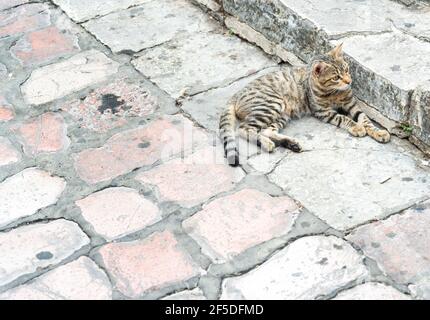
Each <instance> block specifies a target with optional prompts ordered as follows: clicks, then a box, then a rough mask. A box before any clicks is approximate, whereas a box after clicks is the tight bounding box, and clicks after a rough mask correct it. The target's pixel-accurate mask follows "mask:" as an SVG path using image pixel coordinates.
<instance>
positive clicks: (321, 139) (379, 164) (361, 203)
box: [269, 118, 430, 230]
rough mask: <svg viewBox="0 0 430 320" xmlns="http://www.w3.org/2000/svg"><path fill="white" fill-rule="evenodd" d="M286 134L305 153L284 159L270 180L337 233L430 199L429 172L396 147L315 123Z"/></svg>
mask: <svg viewBox="0 0 430 320" xmlns="http://www.w3.org/2000/svg"><path fill="white" fill-rule="evenodd" d="M286 134H287V135H289V136H291V137H294V138H295V139H296V140H298V141H299V142H300V143H301V144H302V147H303V149H304V150H305V151H304V152H302V153H299V154H291V155H288V156H287V157H285V158H284V159H283V160H282V161H281V162H280V164H279V165H278V166H277V168H276V169H275V170H274V171H273V173H271V174H270V175H269V179H270V180H271V181H272V182H274V183H276V184H278V185H279V186H280V187H282V188H283V189H284V190H285V191H286V193H287V194H288V195H289V196H291V197H292V198H294V199H296V200H298V201H300V202H301V203H302V204H303V205H304V206H305V207H306V208H307V209H308V210H310V211H311V212H312V213H314V214H315V215H316V216H318V217H319V218H320V219H322V220H324V221H325V222H327V223H328V224H329V225H331V226H332V227H334V228H336V229H339V230H345V229H349V228H352V227H354V226H356V225H358V224H361V223H364V222H366V221H369V220H373V219H377V218H383V217H385V216H387V215H389V214H392V213H395V212H397V211H399V210H401V209H403V208H406V207H408V206H410V205H412V204H414V203H417V202H418V201H420V200H422V199H427V198H428V197H429V196H430V184H429V181H430V172H428V171H426V170H424V169H421V168H418V167H417V164H416V162H415V160H414V159H413V158H412V157H411V156H410V155H408V154H407V153H405V152H404V150H403V149H402V147H401V146H398V145H397V144H396V143H394V142H391V143H389V144H386V145H382V144H379V143H377V142H375V141H374V140H372V139H371V138H369V137H365V138H354V137H351V136H349V134H348V133H347V132H345V131H343V130H341V129H337V128H335V127H333V126H330V125H328V124H325V123H322V122H320V121H318V120H316V119H312V118H308V119H302V120H299V121H295V122H292V123H291V124H290V126H289V127H288V128H287V130H286Z"/></svg>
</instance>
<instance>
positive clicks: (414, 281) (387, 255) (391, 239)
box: [348, 201, 430, 299]
mask: <svg viewBox="0 0 430 320" xmlns="http://www.w3.org/2000/svg"><path fill="white" fill-rule="evenodd" d="M348 239H349V240H351V241H353V242H354V243H356V244H357V245H358V246H360V248H361V249H362V250H363V251H364V253H365V254H366V255H367V256H368V257H370V258H372V259H374V260H375V261H376V262H377V263H378V265H379V266H380V268H381V269H382V270H383V271H384V272H385V273H386V274H388V275H389V276H390V277H391V278H392V279H394V280H395V281H397V282H399V283H403V284H406V285H410V287H411V288H412V289H413V291H414V292H415V293H416V294H417V295H418V296H419V297H421V298H424V299H430V276H429V275H430V265H429V263H428V261H429V260H430V249H429V245H428V244H429V243H430V202H429V201H427V202H426V203H423V204H420V205H418V206H417V207H415V208H412V209H409V210H407V211H406V212H405V213H403V214H398V215H394V216H392V217H390V218H388V219H387V220H384V221H378V222H375V223H372V224H369V225H366V226H363V227H360V228H358V229H356V230H354V231H353V232H352V233H351V234H350V235H349V236H348Z"/></svg>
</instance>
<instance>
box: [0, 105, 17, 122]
mask: <svg viewBox="0 0 430 320" xmlns="http://www.w3.org/2000/svg"><path fill="white" fill-rule="evenodd" d="M13 118H14V112H13V109H12V108H11V107H8V106H2V107H0V122H6V121H10V120H12V119H13Z"/></svg>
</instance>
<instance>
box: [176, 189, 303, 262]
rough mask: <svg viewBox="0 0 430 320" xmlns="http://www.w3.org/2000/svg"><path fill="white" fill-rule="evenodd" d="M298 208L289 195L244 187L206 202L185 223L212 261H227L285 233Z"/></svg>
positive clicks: (186, 228)
mask: <svg viewBox="0 0 430 320" xmlns="http://www.w3.org/2000/svg"><path fill="white" fill-rule="evenodd" d="M298 211H299V208H298V207H297V205H296V204H295V203H294V201H293V200H292V199H290V198H288V197H276V198H274V197H271V196H269V195H267V194H264V193H262V192H259V191H257V190H252V189H244V190H241V191H239V192H237V193H235V194H232V195H229V196H226V197H222V198H218V199H216V200H214V201H213V202H211V203H209V204H206V205H204V206H203V209H202V210H201V211H199V212H197V213H196V214H195V215H193V216H192V217H191V218H188V219H187V220H185V221H184V222H183V223H182V225H183V227H184V230H185V231H186V232H187V233H188V234H190V235H191V237H193V238H194V239H195V240H196V241H197V243H198V244H199V245H200V246H201V247H202V250H203V252H204V253H205V254H206V255H208V256H209V257H211V259H212V261H214V262H216V263H225V262H226V261H227V260H231V259H233V258H234V257H235V256H237V255H238V254H240V253H243V252H244V251H245V250H246V249H249V248H251V247H253V246H255V245H257V244H260V243H263V242H265V241H268V240H271V239H273V238H276V237H280V236H282V235H286V234H287V233H288V232H289V231H290V230H291V227H292V226H293V224H294V221H295V218H296V217H297V213H298Z"/></svg>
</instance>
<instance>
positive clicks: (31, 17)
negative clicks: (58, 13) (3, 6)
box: [0, 3, 51, 39]
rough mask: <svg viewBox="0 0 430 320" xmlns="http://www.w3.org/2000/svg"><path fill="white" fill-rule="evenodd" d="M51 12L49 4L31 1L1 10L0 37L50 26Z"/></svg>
mask: <svg viewBox="0 0 430 320" xmlns="http://www.w3.org/2000/svg"><path fill="white" fill-rule="evenodd" d="M50 24H51V22H50V12H49V8H48V6H47V5H45V4H42V3H30V4H28V5H25V6H19V7H16V8H13V9H11V10H7V11H2V12H0V39H2V38H7V37H13V36H17V35H20V34H23V33H25V32H29V31H34V30H38V29H42V28H44V27H48V26H49V25H50Z"/></svg>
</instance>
